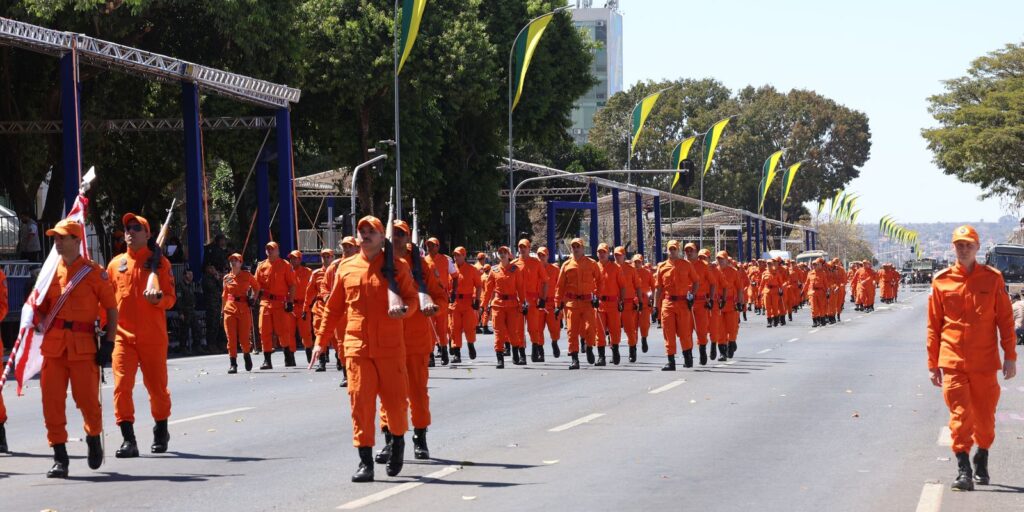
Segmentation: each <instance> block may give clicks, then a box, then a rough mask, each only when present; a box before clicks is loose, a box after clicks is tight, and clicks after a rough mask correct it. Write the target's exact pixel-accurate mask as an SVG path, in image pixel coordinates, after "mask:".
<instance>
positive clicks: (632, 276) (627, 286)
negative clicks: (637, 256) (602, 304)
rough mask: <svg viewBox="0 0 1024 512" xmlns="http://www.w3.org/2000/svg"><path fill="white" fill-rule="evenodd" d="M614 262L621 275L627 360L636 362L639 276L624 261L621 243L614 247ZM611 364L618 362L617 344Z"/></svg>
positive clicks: (623, 249)
mask: <svg viewBox="0 0 1024 512" xmlns="http://www.w3.org/2000/svg"><path fill="white" fill-rule="evenodd" d="M614 252H615V264H616V265H618V267H619V275H620V276H621V277H622V282H623V294H622V304H623V308H622V312H621V313H620V316H621V317H622V328H623V330H625V331H626V343H627V344H628V345H629V362H631V363H634V362H636V330H637V322H639V316H640V312H641V311H642V307H641V304H642V301H641V297H642V293H641V291H640V277H639V275H637V271H636V269H635V268H633V265H630V264H629V263H626V248H625V247H622V246H621V245H620V246H618V247H616V248H615V251H614ZM612 364H619V349H618V346H616V345H612Z"/></svg>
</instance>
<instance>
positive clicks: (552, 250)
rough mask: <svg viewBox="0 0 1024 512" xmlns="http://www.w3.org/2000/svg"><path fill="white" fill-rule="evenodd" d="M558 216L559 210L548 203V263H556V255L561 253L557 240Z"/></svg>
mask: <svg viewBox="0 0 1024 512" xmlns="http://www.w3.org/2000/svg"><path fill="white" fill-rule="evenodd" d="M557 214H558V210H557V209H556V208H555V205H554V204H553V203H552V202H551V201H548V241H547V244H548V263H554V261H555V255H556V254H560V253H561V251H559V247H558V243H557V241H556V240H555V215H557Z"/></svg>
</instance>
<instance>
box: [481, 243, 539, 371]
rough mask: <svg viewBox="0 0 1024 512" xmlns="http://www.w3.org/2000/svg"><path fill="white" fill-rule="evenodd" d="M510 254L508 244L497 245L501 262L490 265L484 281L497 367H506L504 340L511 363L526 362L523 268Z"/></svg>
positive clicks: (525, 306)
mask: <svg viewBox="0 0 1024 512" xmlns="http://www.w3.org/2000/svg"><path fill="white" fill-rule="evenodd" d="M511 256H512V252H511V251H510V250H509V249H508V247H505V246H504V245H503V246H501V247H499V248H498V258H499V259H500V264H498V265H495V266H494V267H491V274H490V275H489V276H487V282H486V283H484V304H487V308H488V309H490V311H491V313H492V314H493V315H494V351H495V353H496V354H497V358H498V364H497V367H498V368H504V367H505V350H504V349H505V347H504V344H506V343H507V344H510V345H511V346H512V348H511V352H512V364H514V365H519V366H524V365H526V340H525V337H524V333H523V315H525V314H526V312H527V308H529V304H528V303H527V302H526V284H525V282H524V280H523V272H522V271H520V270H519V267H517V266H515V265H513V264H512V261H511V259H510V258H511Z"/></svg>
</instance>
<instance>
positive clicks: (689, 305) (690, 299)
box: [686, 293, 693, 310]
mask: <svg viewBox="0 0 1024 512" xmlns="http://www.w3.org/2000/svg"><path fill="white" fill-rule="evenodd" d="M686 307H687V309H691V310H692V309H693V294H692V293H687V294H686Z"/></svg>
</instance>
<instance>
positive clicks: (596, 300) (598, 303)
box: [590, 297, 601, 309]
mask: <svg viewBox="0 0 1024 512" xmlns="http://www.w3.org/2000/svg"><path fill="white" fill-rule="evenodd" d="M590 305H591V306H594V309H597V308H599V307H601V299H599V298H597V297H594V298H593V299H590Z"/></svg>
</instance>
